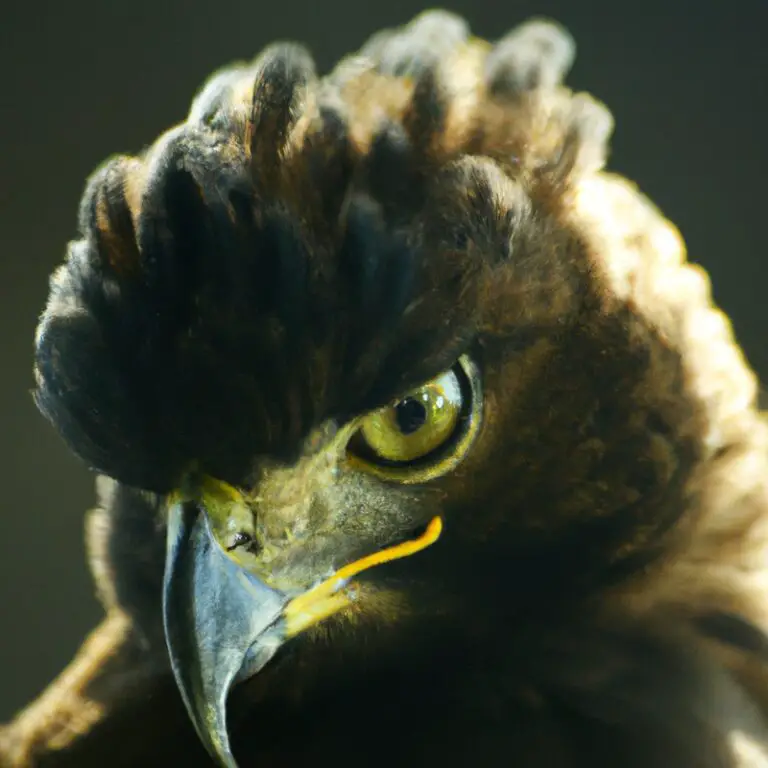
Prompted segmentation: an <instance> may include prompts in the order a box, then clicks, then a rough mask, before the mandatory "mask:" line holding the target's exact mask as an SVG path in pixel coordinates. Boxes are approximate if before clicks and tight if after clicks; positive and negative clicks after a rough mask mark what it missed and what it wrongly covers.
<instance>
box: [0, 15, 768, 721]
mask: <svg viewBox="0 0 768 768" xmlns="http://www.w3.org/2000/svg"><path fill="white" fill-rule="evenodd" d="M450 7H451V8H452V9H453V10H456V11H459V12H461V13H463V14H464V15H465V16H466V17H467V18H468V19H469V20H470V21H471V23H472V26H473V29H474V30H475V31H476V33H478V34H480V35H482V36H487V37H491V38H495V37H499V36H501V35H502V34H503V33H504V32H505V31H506V30H508V29H509V28H510V27H511V26H513V25H514V24H516V23H517V22H519V21H522V20H524V19H526V18H528V17H529V16H531V15H548V16H552V17H554V18H556V19H558V20H559V21H561V22H563V23H564V24H565V25H566V26H567V27H568V28H569V29H570V30H571V32H572V33H573V34H574V35H575V37H576V40H577V43H578V57H577V63H576V66H575V68H574V70H573V72H572V75H571V77H570V82H571V83H572V84H573V85H574V86H575V87H577V88H580V89H587V90H589V91H591V92H592V93H593V94H594V95H596V96H597V97H599V98H600V99H603V100H604V101H605V102H606V103H607V104H608V106H609V107H610V108H611V109H612V110H613V112H614V114H615V117H616V120H617V130H616V134H615V138H614V142H613V147H614V149H613V155H612V159H611V165H612V166H613V167H614V168H616V169H617V170H619V171H621V172H623V173H626V174H627V175H629V176H630V177H632V178H633V179H635V180H636V181H638V182H639V183H640V185H641V186H642V188H643V189H644V190H645V191H646V192H648V193H649V194H650V195H651V197H652V198H653V199H654V200H655V201H656V202H657V203H658V204H659V205H660V206H661V207H662V208H663V210H664V211H665V212H666V213H667V214H668V215H669V216H670V217H671V218H672V219H673V220H674V221H675V222H676V223H677V224H678V225H679V226H680V228H681V229H682V231H683V233H684V235H685V237H686V239H687V241H688V244H689V249H690V252H691V256H692V258H694V259H696V260H697V261H700V262H701V263H703V264H704V265H705V266H706V267H707V268H708V269H709V270H710V272H711V274H712V277H713V282H714V285H715V295H716V297H717V299H718V301H719V302H720V303H721V304H722V306H723V307H725V309H726V310H727V311H728V312H729V313H730V314H731V316H732V317H733V320H734V323H735V326H736V329H737V332H738V334H739V336H740V338H741V341H742V342H743V344H744V345H745V347H746V349H747V351H748V354H749V356H750V358H751V361H752V363H753V364H754V366H755V367H756V368H757V369H758V371H760V373H761V375H762V376H763V377H764V378H765V377H766V376H768V347H766V345H765V344H764V343H763V342H764V329H765V327H766V319H768V310H766V309H765V305H764V298H763V285H764V284H765V283H766V281H767V278H768V264H767V263H766V259H765V256H764V254H765V251H766V249H765V246H764V239H765V237H766V224H767V223H768V215H766V211H765V201H766V195H765V193H764V184H765V177H766V172H767V171H768V150H767V149H766V140H767V139H766V137H767V136H768V130H767V129H768V89H767V88H766V77H767V76H768V53H766V47H765V34H766V28H767V27H768V24H766V22H768V3H766V0H732V1H731V2H728V3H725V2H714V0H710V1H709V2H701V0H648V1H646V2H644V3H641V4H637V3H624V2H618V1H617V0H614V1H613V2H611V0H580V1H579V2H576V1H575V0H559V2H557V1H556V0H540V2H530V1H529V0H516V1H515V2H499V0H463V2H457V3H453V4H452V5H451V6H450ZM423 8H424V6H421V5H419V4H417V3H416V2H413V1H412V0H411V1H408V0H385V1H384V2H366V1H365V0H362V2H352V1H351V0H324V1H322V2H321V1H319V0H281V1H280V2H278V3H275V4H274V5H272V4H268V3H259V2H256V1H255V0H248V2H246V1H245V0H217V1H216V2H215V3H214V2H211V3H209V4H205V3H202V2H200V0H166V1H164V0H132V2H129V3H123V2H113V1H112V0H106V2H105V0H70V1H69V2H53V1H52V0H43V2H36V3H26V4H23V5H17V4H13V7H12V8H8V9H6V10H4V11H3V14H2V18H0V64H1V66H0V73H2V79H1V80H0V112H1V113H2V114H1V115H0V116H1V118H2V119H0V288H1V290H2V301H0V328H1V329H2V335H1V336H0V338H1V339H2V342H1V343H2V357H1V358H0V366H1V368H0V373H1V374H2V375H1V376H0V459H2V461H1V462H0V467H1V468H2V469H1V470H0V471H2V486H0V487H1V488H2V492H1V493H0V721H2V720H4V719H6V718H8V717H9V716H10V715H11V714H12V713H13V711H14V710H15V709H17V708H18V707H19V706H20V705H22V704H23V703H24V702H25V701H27V700H28V699H29V698H30V697H32V696H33V695H35V694H36V693H37V692H38V691H39V690H40V689H41V688H42V687H43V686H44V685H45V683H46V682H47V681H48V680H49V679H50V678H51V677H52V676H53V675H54V674H55V673H56V672H58V671H59V669H60V668H61V667H62V666H63V665H64V664H65V662H66V661H67V660H68V659H69V658H70V656H71V654H72V653H73V652H74V651H75V649H76V647H77V646H78V644H79V642H80V639H81V637H82V636H83V634H84V633H85V632H86V631H87V630H88V629H89V628H90V627H91V626H93V625H94V624H95V623H96V622H97V621H98V619H99V615H100V611H99V608H98V605H97V604H96V602H95V600H94V598H93V594H92V592H93V591H92V587H91V583H90V579H89V576H88V573H87V571H86V566H85V561H84V551H83V543H82V514H83V511H84V510H85V509H86V508H87V507H88V505H89V504H91V502H92V500H93V493H92V478H91V477H90V476H89V474H88V472H87V471H86V470H85V469H84V468H83V467H82V466H80V465H79V464H78V463H77V462H76V461H75V460H74V459H73V458H71V457H70V456H69V455H68V453H67V452H66V450H65V449H64V446H63V445H62V444H61V443H60V442H59V440H58V438H57V437H56V435H55V434H54V432H53V430H52V429H51V428H49V427H48V425H47V424H46V423H45V422H44V421H43V419H42V418H41V417H39V416H38V415H37V413H36V411H35V409H34V406H33V404H32V401H31V398H30V396H29V389H30V387H31V384H32V377H31V357H32V338H33V332H34V327H35V323H36V319H37V315H38V313H39V312H40V310H41V309H42V307H43V303H44V301H45V297H46V292H47V283H46V280H47V276H48V274H49V272H50V271H51V270H52V268H53V267H54V266H55V265H56V263H57V262H58V261H59V259H60V258H61V257H62V255H63V253H64V247H65V244H66V241H67V240H68V238H70V237H71V236H72V235H73V234H74V224H75V214H76V208H77V204H78V200H79V196H80V193H81V190H82V187H83V183H84V180H85V178H86V176H87V174H88V173H89V172H90V170H91V169H92V168H93V167H94V166H95V165H96V164H97V163H99V162H100V161H101V160H102V159H103V158H104V157H105V156H106V155H108V154H111V153H114V152H133V151H136V150H139V149H140V148H141V147H142V146H143V145H144V144H145V143H149V142H150V141H152V140H153V139H154V137H155V136H156V135H157V134H158V133H159V132H161V131H162V130H164V129H165V128H166V127H168V126H170V125H171V124H172V123H174V122H176V121H178V120H179V119H181V118H182V117H183V116H184V114H185V111H186V109H187V105H188V102H189V99H190V98H191V96H192V95H193V93H194V91H195V89H196V88H197V86H198V85H199V83H200V82H201V81H202V80H203V78H204V77H205V76H206V75H207V74H208V73H209V72H210V71H211V70H213V69H216V68H218V67H220V66H221V65H223V64H226V63H227V62H228V61H230V60H232V59H236V58H243V57H246V58H250V57H252V56H253V55H255V54H256V53H257V52H258V51H259V49H260V48H261V47H262V46H263V45H264V44H266V43H268V42H270V41H272V40H274V39H276V38H297V39H300V40H303V41H305V42H306V43H308V44H309V45H310V47H311V48H312V50H313V51H314V53H315V55H316V57H317V59H318V61H319V63H320V66H321V68H325V67H327V66H329V65H330V64H331V63H332V62H333V61H334V60H335V59H336V58H338V57H339V56H340V55H342V54H344V53H345V52H347V51H348V50H351V49H354V48H356V47H357V46H358V45H359V44H360V43H361V42H362V41H363V39H364V38H365V37H366V36H367V35H368V34H369V33H371V32H373V31H374V30H376V29H377V28H379V27H381V26H390V25H393V24H400V23H402V22H405V21H407V20H408V19H409V18H410V17H411V16H412V15H413V14H415V13H416V12H418V11H420V10H422V9H423Z"/></svg>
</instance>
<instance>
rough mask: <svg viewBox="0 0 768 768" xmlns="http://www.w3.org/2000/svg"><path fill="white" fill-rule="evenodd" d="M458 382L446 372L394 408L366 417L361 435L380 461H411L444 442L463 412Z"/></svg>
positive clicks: (452, 431) (451, 374)
mask: <svg viewBox="0 0 768 768" xmlns="http://www.w3.org/2000/svg"><path fill="white" fill-rule="evenodd" d="M462 402H463V398H462V391H461V385H460V383H459V379H458V377H457V376H456V374H455V373H454V372H453V371H448V372H447V373H444V374H442V375H441V376H439V377H438V378H436V379H433V380H432V381H430V382H429V383H428V384H425V385H424V386H422V387H419V388H418V389H416V390H414V391H413V392H411V393H409V394H408V395H407V396H406V397H404V398H403V399H402V400H399V401H398V402H397V403H395V404H394V405H391V406H388V407H387V408H382V409H381V410H379V411H376V412H374V413H372V414H370V415H369V416H367V417H366V418H365V419H364V420H363V422H362V424H361V425H360V433H361V435H362V437H363V439H364V440H365V442H366V443H367V444H368V447H369V448H370V450H371V451H373V453H374V454H376V456H377V457H378V458H380V459H384V460H385V461H393V462H405V461H414V460H416V459H420V458H422V457H423V456H426V455H427V454H429V453H432V451H435V450H436V449H438V448H439V447H440V446H441V445H443V444H444V443H445V442H447V441H448V440H449V439H450V437H451V436H452V435H453V433H454V431H455V430H456V425H457V423H458V421H459V418H460V416H461V412H462Z"/></svg>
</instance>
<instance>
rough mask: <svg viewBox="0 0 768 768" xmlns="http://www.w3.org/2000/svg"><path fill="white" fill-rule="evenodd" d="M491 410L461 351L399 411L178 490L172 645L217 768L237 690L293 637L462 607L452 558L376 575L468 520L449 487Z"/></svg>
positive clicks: (328, 426)
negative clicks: (326, 626) (240, 480)
mask: <svg viewBox="0 0 768 768" xmlns="http://www.w3.org/2000/svg"><path fill="white" fill-rule="evenodd" d="M482 406H483V396H482V386H481V376H480V371H479V369H478V367H477V365H476V363H475V362H473V360H472V358H471V357H470V356H469V355H463V356H462V357H461V358H460V359H459V360H458V361H457V363H456V364H455V365H454V366H453V367H452V368H450V369H449V370H447V371H445V372H444V373H441V374H439V375H438V376H437V377H435V378H433V379H432V380H430V381H427V382H424V384H423V385H421V386H417V387H415V388H413V389H412V390H410V391H408V392H405V393H403V395H402V396H401V397H399V398H397V399H396V400H394V401H393V402H391V403H388V404H386V405H384V406H383V407H381V408H378V409H375V410H373V411H371V412H368V413H365V414H361V415H360V416H359V417H357V418H353V419H352V420H351V421H349V422H348V423H346V424H341V425H339V424H337V423H335V422H332V421H329V422H326V423H325V424H323V425H322V426H320V427H318V428H317V429H315V430H313V432H312V433H311V434H310V435H309V436H308V438H306V440H304V441H303V443H302V450H301V451H300V453H299V456H298V458H297V460H296V461H295V462H293V463H291V464H284V463H277V462H275V461H274V460H265V461H263V462H260V463H259V466H258V467H257V469H256V470H255V471H254V479H253V481H252V482H249V483H248V484H247V485H245V486H243V487H240V488H235V487H233V486H231V485H229V484H227V483H224V482H222V481H219V480H216V479H214V478H211V477H200V476H195V475H194V474H190V476H189V477H188V479H187V481H186V482H185V487H183V488H182V489H180V490H179V491H178V492H176V493H172V494H171V495H170V496H169V498H168V503H167V513H168V554H167V561H166V577H165V589H164V595H163V605H164V619H165V629H166V636H167V641H168V645H169V650H170V654H171V660H172V664H173V668H174V672H175V674H176V678H177V681H178V683H179V685H180V688H181V691H182V695H183V697H184V699H185V702H186V704H187V707H188V709H189V711H190V713H191V715H192V717H193V720H194V721H195V725H196V727H197V729H198V731H199V733H200V735H201V737H202V738H203V740H204V741H205V742H206V744H207V745H208V747H209V748H210V749H211V750H212V751H213V752H214V753H215V754H218V755H219V756H220V758H221V759H222V761H223V762H224V763H226V764H231V761H232V757H231V753H230V748H229V742H228V737H227V730H226V720H225V707H226V699H227V694H228V691H229V688H230V686H231V685H232V683H233V682H234V681H235V680H236V679H242V678H243V677H248V676H251V675H253V674H256V673H257V672H259V671H260V669H261V668H262V667H263V666H264V665H265V664H266V663H267V662H268V661H269V660H270V658H271V657H272V655H273V654H274V653H275V652H276V651H277V650H278V649H279V648H280V647H281V646H282V645H283V644H285V643H286V642H289V641H291V640H292V638H295V637H297V636H299V635H302V634H304V633H306V632H307V631H308V630H310V629H312V628H313V627H315V626H316V625H318V624H319V623H320V622H323V621H324V620H327V619H329V618H331V617H334V618H335V620H336V621H341V622H343V623H345V624H348V625H350V626H349V629H351V630H352V631H353V632H354V629H355V625H360V624H363V625H368V629H369V630H370V629H371V628H372V627H376V628H377V629H378V630H380V631H384V632H386V631H387V630H388V629H389V630H390V631H391V630H392V629H393V628H396V626H397V624H398V623H399V622H400V621H401V620H403V619H406V620H407V617H410V619H411V620H413V619H414V617H415V615H417V618H418V619H425V618H428V617H429V616H430V615H432V616H434V615H436V614H439V612H440V611H441V610H442V611H451V610H456V609H457V606H456V605H455V602H456V598H457V595H456V593H455V592H454V591H453V590H452V589H451V588H450V587H448V586H447V579H448V578H449V577H450V575H451V573H455V569H456V568H458V567H459V566H460V564H459V563H455V562H454V563H450V564H446V563H445V562H443V564H442V566H441V565H440V558H431V559H430V562H428V563H426V564H425V566H424V567H422V568H419V567H418V566H417V567H416V568H415V569H414V568H407V569H405V570H402V569H401V570H399V571H398V569H397V568H394V569H387V570H386V572H385V575H382V576H381V577H378V575H379V573H380V570H379V569H376V566H380V565H384V564H387V563H393V564H394V563H395V562H396V561H399V560H402V559H405V558H409V557H414V556H417V555H418V554H419V553H420V552H421V551H422V550H425V549H426V548H428V547H430V546H431V545H432V544H434V543H435V542H438V541H439V539H440V537H441V535H442V533H443V528H444V526H446V525H448V526H451V527H452V528H454V529H456V530H455V531H454V533H453V535H454V536H455V535H456V533H457V531H458V529H460V528H461V527H463V526H462V524H461V520H460V515H461V514H462V510H461V507H462V506H463V505H464V503H465V500H464V499H463V498H461V494H457V493H452V492H451V491H452V488H451V485H452V483H451V479H449V476H450V475H451V474H452V473H454V476H453V484H454V485H455V482H456V479H457V478H456V475H455V470H456V469H457V467H458V466H459V465H460V464H461V463H462V462H463V461H464V460H465V459H466V457H467V455H468V453H469V452H470V451H471V450H472V448H473V447H474V443H475V440H476V438H477V436H478V434H479V432H480V431H481V426H482V411H483V408H482ZM449 500H452V503H451V502H449ZM451 506H454V507H455V509H453V510H452V509H451ZM464 514H466V511H465V512H464ZM473 522H474V523H476V522H477V521H473ZM446 565H448V566H449V570H448V571H447V572H446V573H445V574H442V573H441V570H444V569H445V567H446ZM424 580H426V585H425V587H424V588H422V589H420V588H419V582H420V581H424ZM441 583H442V584H444V585H445V586H444V589H443V590H440V589H439V587H438V585H440V584H441ZM441 591H442V595H441ZM395 631H396V630H395Z"/></svg>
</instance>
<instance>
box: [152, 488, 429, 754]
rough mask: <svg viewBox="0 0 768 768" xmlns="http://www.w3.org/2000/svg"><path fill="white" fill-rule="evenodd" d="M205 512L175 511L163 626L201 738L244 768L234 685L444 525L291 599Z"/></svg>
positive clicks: (181, 507) (176, 505)
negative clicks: (223, 539)
mask: <svg viewBox="0 0 768 768" xmlns="http://www.w3.org/2000/svg"><path fill="white" fill-rule="evenodd" d="M208 512H209V510H207V509H206V505H205V504H204V503H200V502H198V501H186V500H180V499H178V500H173V501H172V502H171V503H170V506H169V508H168V533H167V537H168V538H167V553H166V563H165V578H164V584H163V623H164V628H165V637H166V643H167V645H168V652H169V655H170V661H171V668H172V670H173V675H174V677H175V679H176V684H177V685H178V687H179V690H180V692H181V696H182V699H183V701H184V704H185V706H186V708H187V712H188V713H189V716H190V718H191V719H192V722H193V724H194V726H195V729H196V730H197V733H198V735H199V736H200V739H201V740H202V742H203V744H204V745H205V747H206V749H207V750H208V751H209V753H210V754H211V756H212V757H213V758H214V759H216V760H217V761H218V762H219V764H220V765H222V766H224V768H237V763H236V761H235V758H234V756H233V754H232V750H231V747H230V743H229V735H228V731H227V721H226V704H227V696H228V694H229V690H230V688H231V687H232V685H233V684H235V683H237V682H239V681H240V680H244V679H246V678H248V677H251V676H253V675H254V674H256V673H257V672H259V671H260V670H261V669H263V667H264V666H265V665H266V664H267V663H268V662H269V661H270V659H271V658H272V657H273V656H274V655H275V653H276V652H277V650H278V649H279V648H280V646H281V645H283V644H284V643H285V642H286V641H287V640H289V639H290V638H292V637H294V636H295V635H297V634H299V633H301V632H302V631H303V630H305V629H307V628H308V627H310V626H312V625H314V624H317V623H318V622H320V621H322V620H323V619H325V618H327V617H328V616H331V615H333V614H335V613H337V612H338V611H340V610H342V609H343V608H345V607H346V606H348V605H350V603H351V602H352V601H353V600H354V599H355V598H354V591H353V590H352V589H351V588H350V587H351V585H350V584H349V582H350V579H351V578H352V577H353V576H355V575H357V574H358V573H360V572H361V571H363V570H366V569H368V568H370V567H372V566H374V565H377V564H379V563H383V562H387V561H389V560H394V559H397V558H400V557H405V556H408V555H410V554H413V553H415V552H417V551H419V550H421V549H424V548H425V547H427V546H429V545H430V544H432V543H433V542H434V541H436V540H437V538H438V537H439V536H440V533H441V530H442V522H441V520H440V518H439V517H436V518H434V519H433V520H432V522H431V523H430V524H429V525H428V526H427V528H426V529H425V531H424V532H423V533H422V535H420V536H419V537H418V538H416V539H413V540H410V541H406V542H402V543H400V544H398V545H396V546H393V547H390V548H388V549H384V550H380V551H378V552H375V553H373V554H371V555H368V556H367V557H364V558H362V559H360V560H357V561H355V562H353V563H350V564H349V565H347V566H345V567H343V568H341V569H339V570H338V571H336V573H335V574H333V576H331V578H329V579H326V580H325V581H322V582H320V583H319V584H316V585H315V586H314V587H312V588H311V589H308V590H307V591H305V592H303V593H301V594H299V595H288V594H286V593H284V592H281V591H279V590H276V589H273V588H272V587H269V586H267V585H266V584H264V582H263V581H261V580H260V579H258V578H257V577H256V576H254V575H253V574H252V573H251V572H250V571H249V570H248V569H247V568H245V567H243V566H242V565H239V564H238V563H237V562H235V560H234V559H233V558H231V557H229V556H228V555H227V554H226V553H225V552H224V550H223V549H222V548H221V546H220V545H219V543H218V541H217V540H216V537H215V535H214V532H213V530H212V527H211V520H210V517H209V514H208Z"/></svg>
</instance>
